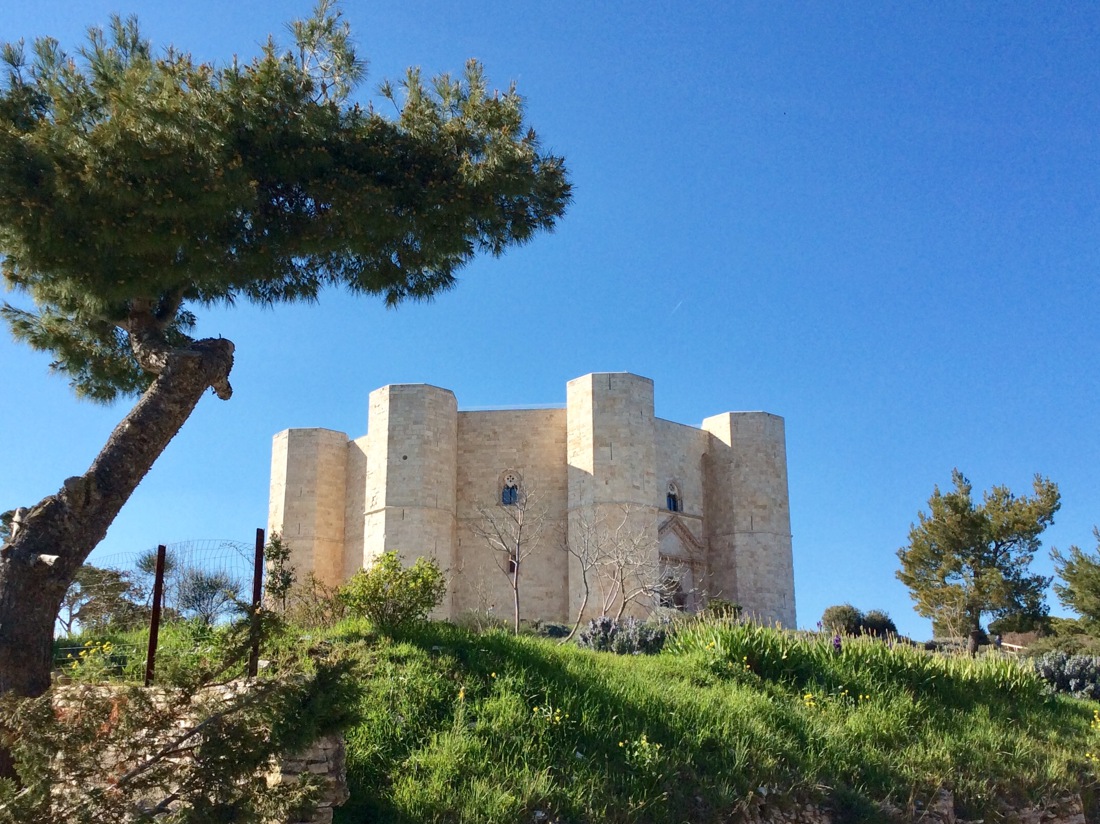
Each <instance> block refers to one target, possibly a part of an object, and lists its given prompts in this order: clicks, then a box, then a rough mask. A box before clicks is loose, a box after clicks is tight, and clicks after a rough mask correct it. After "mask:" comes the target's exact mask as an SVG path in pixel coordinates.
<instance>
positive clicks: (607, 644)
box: [577, 615, 668, 655]
mask: <svg viewBox="0 0 1100 824" xmlns="http://www.w3.org/2000/svg"><path fill="white" fill-rule="evenodd" d="M667 637H668V631H667V630H666V628H665V625H664V623H659V624H652V623H647V622H645V621H639V620H637V619H636V618H627V619H626V620H625V621H616V620H614V619H613V618H609V617H608V616H606V615H601V616H600V617H599V618H593V619H592V620H591V621H589V622H588V629H585V630H581V633H580V635H578V636H577V644H578V645H579V646H580V647H582V648H583V649H591V650H596V651H597V652H614V653H616V654H617V655H656V654H657V653H658V652H660V651H661V649H662V647H664V645H665V639H666V638H667Z"/></svg>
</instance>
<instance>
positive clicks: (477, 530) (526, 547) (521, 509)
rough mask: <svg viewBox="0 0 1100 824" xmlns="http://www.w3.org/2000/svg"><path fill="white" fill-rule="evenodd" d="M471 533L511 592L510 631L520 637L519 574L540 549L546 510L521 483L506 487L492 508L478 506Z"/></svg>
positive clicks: (537, 498) (535, 494)
mask: <svg viewBox="0 0 1100 824" xmlns="http://www.w3.org/2000/svg"><path fill="white" fill-rule="evenodd" d="M477 512H478V515H479V518H478V519H477V520H475V521H472V522H471V523H470V531H471V532H473V534H474V535H476V536H477V537H478V538H480V539H481V540H482V541H484V542H485V545H486V546H487V547H488V548H489V549H490V550H491V551H492V553H493V561H494V562H495V563H496V566H497V569H499V570H500V571H501V573H503V575H504V576H505V577H506V578H507V579H508V584H509V586H510V587H511V589H512V632H514V633H515V634H517V635H518V634H519V615H520V572H521V570H522V569H523V562H524V561H525V560H526V559H527V558H528V557H529V556H530V555H531V553H532V552H534V551H535V550H536V549H537V548H538V546H539V539H540V537H541V535H542V533H543V531H544V528H545V526H546V507H545V505H544V504H543V503H542V501H541V500H540V499H539V496H538V494H537V493H536V492H534V491H533V490H532V489H530V488H528V487H527V486H526V485H525V484H524V483H523V482H522V481H518V482H516V483H515V484H512V485H506V486H505V487H504V490H503V492H502V495H501V498H500V500H499V501H498V502H497V504H496V505H495V506H491V507H487V506H479V507H478V508H477Z"/></svg>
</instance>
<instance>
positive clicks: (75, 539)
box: [0, 339, 233, 760]
mask: <svg viewBox="0 0 1100 824" xmlns="http://www.w3.org/2000/svg"><path fill="white" fill-rule="evenodd" d="M232 367H233V344H232V343H231V342H230V341H228V340H224V339H208V340H200V341H196V342H195V343H193V344H192V345H191V346H190V347H188V348H187V349H180V350H175V351H173V352H172V353H171V354H170V355H169V357H168V359H167V363H166V364H165V367H164V369H163V371H161V373H160V374H159V375H158V376H157V377H156V379H155V380H154V381H153V383H152V385H151V386H150V387H149V388H148V389H147V390H146V391H145V394H144V395H142V396H141V399H140V400H139V401H138V402H137V404H136V405H135V406H134V408H133V409H132V410H131V411H130V413H129V414H128V415H127V416H126V417H125V418H124V419H123V420H122V422H121V423H120V424H119V425H118V426H117V427H116V428H115V431H114V432H112V433H111V437H110V438H109V439H108V441H107V444H106V445H105V446H104V447H103V450H102V451H101V452H100V453H99V455H98V456H97V457H96V459H95V461H93V462H92V466H91V467H90V468H89V469H88V471H87V472H86V473H84V474H83V475H81V476H78V477H74V478H69V479H68V480H67V481H65V483H64V484H63V485H62V487H61V489H60V490H59V491H58V492H57V494H55V495H50V496H49V497H47V498H44V499H43V500H42V501H40V502H39V503H38V504H36V505H35V506H33V507H32V508H31V509H30V510H29V512H27V514H26V515H25V516H24V517H23V518H22V520H21V523H20V524H19V526H18V528H17V529H16V530H15V532H14V534H13V535H12V536H11V539H10V540H9V542H8V543H6V544H4V546H3V547H2V548H0V692H8V691H12V692H14V693H16V694H17V695H24V696H35V695H41V694H42V693H43V692H45V690H46V689H47V688H48V687H49V685H50V671H51V668H52V663H53V662H52V657H53V629H54V619H55V618H56V617H57V612H58V610H59V609H60V607H61V600H62V598H64V596H65V592H66V590H67V589H68V588H69V584H70V583H71V582H72V580H73V576H74V575H75V574H76V571H77V570H78V569H79V568H80V566H81V564H83V563H84V561H85V559H87V557H88V555H89V553H91V551H92V550H93V549H94V548H95V546H96V545H97V544H98V543H99V542H100V541H101V540H102V539H103V536H104V535H106V534H107V528H108V527H109V526H110V525H111V523H112V521H114V519H115V516H116V515H118V513H119V510H121V509H122V506H123V504H125V503H126V501H127V500H128V499H129V498H130V495H131V494H133V492H134V490H135V489H136V488H137V486H138V484H139V483H140V482H141V480H142V478H144V477H145V474H146V473H147V472H148V471H149V469H150V468H151V467H152V465H153V463H154V461H156V459H157V458H158V457H159V456H160V454H161V453H162V452H163V451H164V449H165V447H167V446H168V443H169V442H170V441H171V440H172V438H173V437H175V435H176V433H177V432H178V431H179V430H180V428H181V427H182V426H183V424H184V423H185V422H186V421H187V418H188V417H189V416H190V415H191V412H192V411H193V410H194V408H195V406H196V404H198V402H199V399H200V398H201V397H202V395H203V393H204V392H205V391H206V390H207V389H209V388H211V387H214V388H215V389H216V391H217V392H218V395H219V397H223V398H228V397H229V394H230V390H229V381H228V377H229V371H230V369H232ZM0 755H2V754H0ZM0 760H2V757H0Z"/></svg>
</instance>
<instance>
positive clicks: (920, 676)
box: [111, 620, 1100, 824]
mask: <svg viewBox="0 0 1100 824" xmlns="http://www.w3.org/2000/svg"><path fill="white" fill-rule="evenodd" d="M162 633H163V631H162ZM196 633H198V634H197V635H196ZM201 635H202V632H200V631H198V630H196V629H195V628H190V629H187V628H177V629H171V630H169V631H168V632H167V635H164V634H162V644H163V643H164V642H165V639H166V640H167V649H168V650H169V651H170V652H169V653H163V652H162V656H163V657H162V658H160V660H161V661H164V660H166V659H167V660H175V661H184V660H185V659H187V658H188V656H190V657H191V658H195V657H201V655H202V652H201V650H202V649H203V643H204V642H203V638H201V637H199V636H201ZM324 636H325V638H324V640H327V641H329V642H330V643H332V644H334V645H336V646H338V647H340V648H342V649H344V650H345V651H346V652H347V653H348V654H349V655H351V656H353V657H354V658H355V659H356V660H357V661H358V666H359V672H360V677H361V688H362V689H361V692H360V694H359V697H358V699H357V700H358V706H357V707H356V715H357V716H358V718H359V721H358V723H357V724H356V725H355V726H353V727H352V728H350V729H349V730H348V731H347V741H348V781H349V784H350V789H351V800H350V801H349V802H348V803H347V804H346V805H345V806H344V807H342V808H340V809H339V810H337V817H336V820H337V822H344V824H350V823H351V822H362V821H371V822H391V823H392V824H413V822H416V823H417V824H419V823H420V822H484V823H485V824H497V823H498V822H499V824H513V823H514V822H530V821H535V820H541V821H546V822H554V821H559V822H571V823H572V824H582V822H610V823H611V824H616V823H617V822H677V823H678V822H682V821H692V822H697V823H698V824H706V823H707V822H719V821H729V820H731V818H733V817H734V816H735V814H736V811H737V809H738V808H739V807H743V806H745V805H748V804H750V803H755V802H757V801H759V800H760V799H761V798H766V799H768V800H769V801H770V802H771V803H779V804H784V803H790V801H789V800H790V799H792V798H793V799H805V800H810V799H812V800H815V801H821V802H824V803H825V804H827V805H828V806H829V807H830V808H831V809H832V810H833V811H834V816H835V817H836V820H838V821H845V820H847V821H860V822H873V821H876V820H885V819H884V817H883V815H882V814H881V813H880V812H879V804H880V803H881V802H890V803H892V804H894V805H896V806H898V807H903V808H904V807H906V806H908V805H911V804H913V803H914V802H918V801H919V802H922V803H927V802H928V801H929V800H930V799H932V798H933V797H934V796H935V794H936V793H937V792H938V791H939V790H940V789H941V788H944V787H946V788H949V789H951V790H952V791H953V792H954V794H955V798H956V803H957V805H958V806H959V808H960V812H962V813H963V814H964V815H965V816H966V817H969V818H981V817H983V816H984V817H986V819H987V820H989V815H988V814H989V813H990V812H991V811H992V810H993V808H994V807H995V806H996V804H997V803H998V802H999V801H1007V802H1010V803H1016V804H1021V803H1026V802H1029V801H1039V800H1042V799H1049V798H1052V797H1057V796H1059V795H1062V794H1064V793H1065V792H1067V791H1072V792H1081V793H1083V794H1084V795H1085V796H1086V797H1088V796H1091V794H1092V793H1093V790H1094V788H1095V787H1096V785H1097V776H1098V772H1100V761H1097V759H1096V757H1094V756H1093V755H1090V753H1100V721H1094V705H1092V704H1088V703H1086V702H1083V701H1078V700H1074V699H1069V698H1065V697H1052V696H1048V695H1047V694H1046V693H1045V692H1044V689H1043V686H1042V683H1041V682H1040V681H1039V679H1038V677H1037V676H1036V675H1035V674H1034V673H1033V672H1031V671H1030V669H1029V668H1028V667H1026V666H1021V665H1020V664H1018V663H1017V662H1016V661H1015V660H1013V659H1010V658H1006V657H999V656H990V657H985V658H978V659H970V658H966V657H948V656H943V655H937V654H929V653H926V652H924V651H923V650H918V649H915V648H912V647H910V646H906V645H895V646H891V645H889V644H886V643H883V642H881V641H875V640H873V639H869V638H868V639H845V640H844V641H843V643H842V644H841V646H840V649H839V650H837V649H835V648H834V646H833V644H832V642H831V639H830V638H825V637H820V636H815V635H810V634H804V633H803V634H800V633H789V632H782V631H778V630H774V629H770V628H765V627H759V626H755V625H752V624H740V623H736V622H722V621H718V622H713V621H712V622H695V623H688V624H685V625H682V626H680V627H679V628H678V629H677V630H676V631H675V632H674V633H673V635H672V636H671V638H670V641H669V643H668V644H667V645H666V649H665V651H664V652H662V653H661V654H660V655H656V656H615V655H611V654H608V653H594V652H589V651H586V650H582V649H579V648H577V647H576V646H574V645H571V644H569V645H559V644H557V643H555V642H553V641H549V640H546V639H541V638H536V637H532V636H520V637H513V636H511V635H508V634H506V633H503V632H499V631H491V632H488V633H484V634H478V633H475V632H472V631H468V630H465V629H460V628H458V627H455V626H452V625H449V624H441V623H436V624H427V625H423V626H420V627H418V628H416V629H413V630H409V631H406V632H404V633H399V634H396V635H392V636H391V635H387V634H384V633H381V632H378V631H377V630H376V629H375V628H373V627H372V626H371V625H370V624H369V623H368V622H366V621H362V620H360V621H346V622H344V623H342V624H340V625H338V626H337V627H336V628H335V629H332V630H328V631H326V632H325V633H324ZM111 640H112V643H114V644H117V645H119V646H122V645H125V644H127V643H130V644H134V642H135V641H137V642H138V643H137V646H138V647H139V648H140V649H141V650H142V651H141V652H140V653H139V654H138V655H136V656H135V658H137V659H143V657H144V652H143V647H140V639H138V638H130V637H128V636H120V637H118V638H113V639H111ZM320 640H322V638H321V637H320V633H319V632H318V631H313V637H312V638H310V639H309V640H308V641H305V642H303V641H301V640H300V639H298V638H297V634H296V633H290V634H289V635H288V636H284V638H283V640H282V641H281V642H280V643H282V644H284V645H293V644H296V643H298V644H300V643H307V644H312V643H317V642H318V641H320ZM189 645H190V646H191V647H195V649H194V650H192V651H190V652H188V651H187V650H188V648H189ZM163 649H165V647H164V646H162V650H163ZM268 654H278V653H277V651H271V652H265V655H268ZM182 665H183V664H180V666H182ZM129 666H130V668H131V669H132V668H133V666H132V665H129ZM165 666H169V665H168V664H165ZM159 669H160V665H159V664H158V670H159ZM127 671H128V670H127ZM540 812H541V813H542V814H544V815H545V818H539V817H537V813H540Z"/></svg>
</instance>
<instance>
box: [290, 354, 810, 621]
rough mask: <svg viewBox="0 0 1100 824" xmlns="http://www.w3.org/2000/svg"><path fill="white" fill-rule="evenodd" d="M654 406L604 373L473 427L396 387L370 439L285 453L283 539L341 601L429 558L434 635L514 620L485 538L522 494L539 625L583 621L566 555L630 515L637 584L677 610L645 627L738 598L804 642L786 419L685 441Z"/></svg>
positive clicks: (440, 400)
mask: <svg viewBox="0 0 1100 824" xmlns="http://www.w3.org/2000/svg"><path fill="white" fill-rule="evenodd" d="M653 395H654V389H653V382H652V381H651V380H649V379H648V378H644V377H640V376H638V375H633V374H630V373H627V372H600V373H593V374H590V375H585V376H583V377H580V378H576V379H575V380H572V381H570V382H569V383H568V385H567V387H566V404H565V408H564V409H558V408H554V409H515V410H497V411H484V412H483V411H470V412H460V411H458V404H457V401H456V399H455V396H454V394H453V393H452V392H450V391H449V390H447V389H441V388H439V387H434V386H427V385H425V384H399V385H391V386H384V387H382V388H380V389H376V390H375V391H374V392H372V393H371V395H370V401H369V414H368V426H367V434H366V435H365V436H362V437H358V438H356V439H354V440H349V439H348V437H347V436H346V435H345V434H343V433H340V432H333V431H332V430H327V429H288V430H285V431H283V432H280V433H279V434H277V435H276V436H275V438H274V444H273V449H272V469H271V485H270V490H271V497H270V506H269V518H268V528H269V530H271V531H273V532H279V533H281V534H282V535H283V537H284V538H285V539H286V541H287V543H288V545H289V546H290V548H291V552H292V563H293V564H294V566H295V567H296V569H297V570H298V571H299V572H300V573H305V572H313V573H315V574H316V575H317V576H318V577H319V578H321V579H322V580H323V581H325V582H326V583H328V584H330V585H332V584H338V583H340V582H342V581H344V580H346V579H347V578H348V577H350V576H351V575H352V574H353V573H354V572H355V570H357V569H358V568H360V567H361V566H364V565H369V564H370V562H371V561H372V560H373V559H374V558H375V557H377V556H378V555H379V554H380V553H382V552H386V551H390V550H395V551H397V552H398V554H399V555H400V556H401V557H402V558H404V559H405V560H406V561H411V560H412V559H413V558H415V557H417V556H420V555H428V556H431V557H434V558H436V559H437V560H439V562H440V564H441V565H442V566H443V567H444V568H445V569H446V570H447V571H448V574H449V576H450V584H449V587H448V595H447V601H446V602H445V603H444V604H443V605H442V606H441V607H440V609H439V610H438V611H437V613H436V615H435V616H434V617H436V618H457V617H458V616H460V615H461V614H463V613H464V612H468V611H471V610H474V611H479V612H488V613H492V614H496V615H499V616H501V617H507V616H508V615H510V614H511V606H510V604H511V597H510V592H511V587H510V583H509V580H508V577H507V574H508V573H507V570H508V563H507V558H505V559H504V563H503V564H502V563H501V558H500V557H499V556H498V555H495V554H494V552H493V550H492V549H491V548H490V547H488V546H487V545H486V542H485V541H484V539H482V538H479V536H478V535H477V530H476V526H477V524H478V523H479V522H480V521H482V520H483V519H484V518H485V514H486V512H491V511H493V510H494V508H498V507H502V506H508V505H511V504H509V498H508V493H507V491H506V488H507V487H509V485H514V486H516V487H517V488H518V489H522V490H523V493H524V494H525V495H529V496H530V497H531V499H532V500H533V501H537V507H532V509H533V511H534V510H536V509H537V512H536V514H537V516H538V518H539V524H538V526H539V528H538V529H537V530H534V532H535V533H537V534H535V537H534V538H533V539H532V541H531V543H530V544H529V545H528V546H527V547H526V548H525V551H529V554H527V556H526V558H525V559H524V561H523V566H522V567H521V570H522V574H521V589H522V598H521V613H522V617H523V618H525V619H528V620H541V621H553V622H569V621H571V620H572V618H573V617H574V615H575V614H576V612H577V609H578V607H579V606H580V603H581V600H582V597H583V586H582V580H581V576H580V574H579V571H578V567H577V563H576V561H575V559H574V560H571V557H570V555H569V554H568V552H566V551H565V547H567V546H568V545H569V544H568V542H569V541H574V542H576V540H577V535H578V534H580V532H583V530H582V529H581V526H582V525H591V524H592V523H597V522H600V523H602V522H606V521H608V520H612V519H613V517H614V515H615V514H619V515H620V520H621V519H622V517H626V518H627V519H629V520H630V522H631V523H630V527H631V529H630V531H631V535H632V536H633V537H632V540H633V542H634V543H633V547H634V551H635V552H636V554H638V555H639V556H640V557H638V558H637V559H636V561H637V569H642V568H644V569H646V570H649V572H648V573H647V574H650V575H656V576H657V577H659V578H660V584H661V590H662V592H664V594H663V595H657V594H653V595H652V596H649V597H648V599H642V600H641V601H640V602H639V604H636V605H633V606H634V609H633V611H635V612H636V611H639V609H640V610H641V611H643V612H644V611H646V610H647V609H649V608H652V607H655V606H657V605H658V602H659V601H663V602H664V605H666V606H670V605H673V604H674V605H676V606H678V607H680V608H684V609H698V608H701V607H702V606H704V605H705V604H706V602H707V601H708V600H710V599H711V598H724V599H729V600H731V601H735V602H737V603H739V604H741V606H742V607H743V608H744V612H745V614H746V615H751V616H753V617H755V618H757V619H758V620H761V621H765V622H773V621H778V622H779V623H781V624H783V625H784V626H788V627H793V626H795V595H794V568H793V563H792V552H791V530H790V504H789V501H788V492H787V457H786V440H785V433H784V425H783V419H782V418H780V417H778V416H776V415H772V414H769V413H766V412H726V413H723V414H720V415H715V416H713V417H709V418H707V419H706V420H705V421H704V422H703V425H702V427H693V426H686V425H683V424H678V423H673V422H671V421H665V420H662V419H660V418H656V417H655V416H654V402H653ZM623 513H625V516H623ZM604 538H605V539H606V538H607V536H604ZM502 567H503V569H502ZM655 570H656V571H659V572H656V573H655V572H653V571H655ZM639 574H640V573H639ZM601 585H602V586H605V587H606V586H607V584H606V582H604V583H603V584H599V583H598V584H597V586H601ZM666 590H667V591H666ZM669 591H672V592H673V594H672V595H669V594H668V592H669ZM603 603H604V601H603V599H602V598H595V599H594V600H592V601H590V603H589V605H588V608H587V613H588V614H589V615H595V614H598V612H599V610H600V608H601V607H602V604H603Z"/></svg>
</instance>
